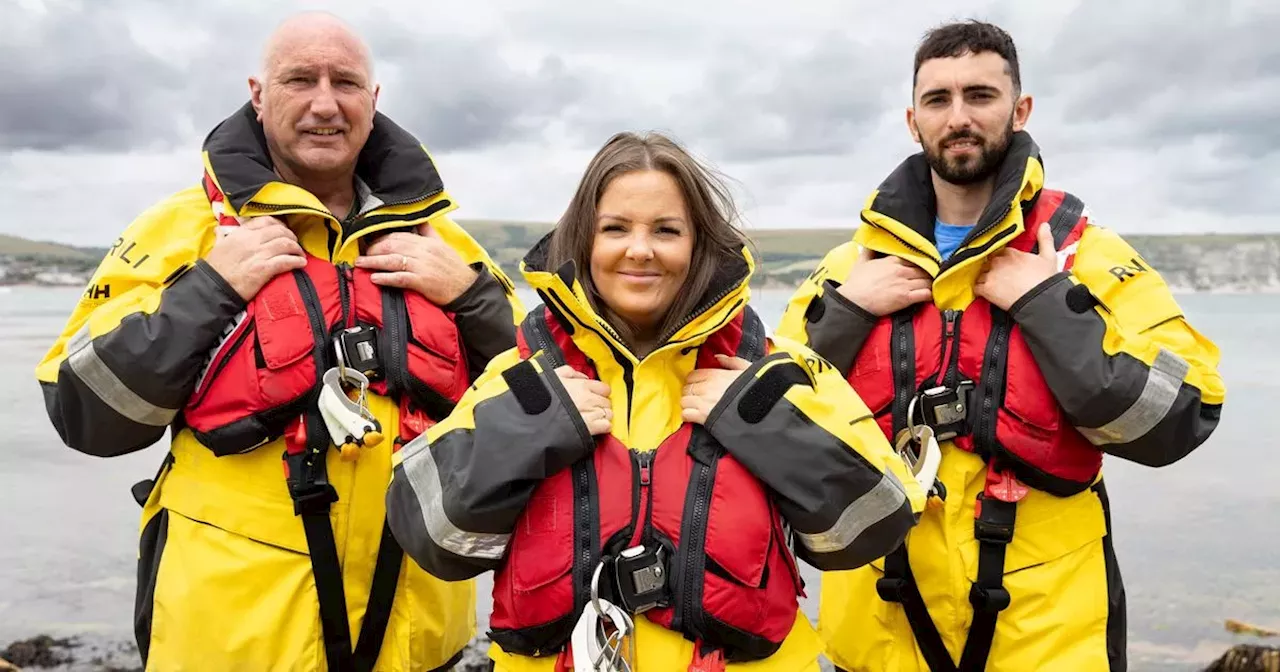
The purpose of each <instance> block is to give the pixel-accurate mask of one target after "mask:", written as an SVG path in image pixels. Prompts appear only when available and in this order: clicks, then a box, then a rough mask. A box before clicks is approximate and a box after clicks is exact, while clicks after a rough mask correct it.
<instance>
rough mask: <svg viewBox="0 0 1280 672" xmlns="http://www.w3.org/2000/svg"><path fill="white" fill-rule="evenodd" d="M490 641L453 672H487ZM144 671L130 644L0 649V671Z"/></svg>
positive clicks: (72, 642)
mask: <svg viewBox="0 0 1280 672" xmlns="http://www.w3.org/2000/svg"><path fill="white" fill-rule="evenodd" d="M488 650H489V640H488V639H487V638H484V637H478V638H476V639H475V640H472V642H471V644H470V645H469V646H468V647H467V650H466V651H465V652H464V653H463V656H462V661H461V662H459V663H458V664H457V665H456V666H454V668H453V672H488V670H489V656H488V653H487V651H488ZM31 670H41V671H42V672H143V671H142V660H141V659H140V658H139V657H138V647H137V646H135V645H134V644H133V643H131V642H114V643H104V642H90V641H85V640H84V639H82V638H79V637H67V638H61V639H59V638H54V637H51V636H49V635H38V636H35V637H32V638H30V639H24V640H21V641H17V642H13V643H12V644H9V645H8V646H7V647H5V648H2V649H0V672H29V671H31Z"/></svg>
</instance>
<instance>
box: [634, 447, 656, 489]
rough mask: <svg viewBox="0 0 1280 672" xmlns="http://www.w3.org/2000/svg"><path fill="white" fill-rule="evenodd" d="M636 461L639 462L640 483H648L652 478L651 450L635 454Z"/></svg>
mask: <svg viewBox="0 0 1280 672" xmlns="http://www.w3.org/2000/svg"><path fill="white" fill-rule="evenodd" d="M636 462H639V463H640V485H649V483H650V482H651V479H652V477H653V476H652V473H651V470H652V468H653V451H645V452H643V453H637V454H636Z"/></svg>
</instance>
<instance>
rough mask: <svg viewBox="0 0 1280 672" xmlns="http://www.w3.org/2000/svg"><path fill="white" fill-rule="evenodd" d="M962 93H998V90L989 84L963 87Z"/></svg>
mask: <svg viewBox="0 0 1280 672" xmlns="http://www.w3.org/2000/svg"><path fill="white" fill-rule="evenodd" d="M964 92H965V93H1000V89H999V88H998V87H995V86H992V85H990V84H970V85H969V86H966V87H964Z"/></svg>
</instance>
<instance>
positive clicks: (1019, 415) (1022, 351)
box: [1002, 325, 1063, 434]
mask: <svg viewBox="0 0 1280 672" xmlns="http://www.w3.org/2000/svg"><path fill="white" fill-rule="evenodd" d="M1007 347H1008V349H1009V354H1008V364H1007V365H1006V366H1007V368H1006V370H1007V371H1010V372H1014V375H1007V376H1006V379H1005V387H1004V403H1003V404H1002V405H1003V407H1004V408H1003V410H1005V411H1006V412H1008V413H1010V414H1012V415H1013V416H1014V419H1015V420H1017V421H1018V422H1021V423H1022V424H1024V425H1027V426H1028V427H1029V428H1031V429H1032V430H1033V431H1034V430H1039V431H1040V432H1043V433H1046V434H1051V433H1056V432H1057V431H1058V429H1059V426H1060V425H1061V424H1062V420H1063V419H1062V411H1061V410H1060V407H1059V406H1058V405H1057V404H1056V403H1045V400H1046V399H1048V400H1052V399H1054V396H1053V391H1052V390H1050V389H1049V383H1048V382H1046V381H1045V379H1044V375H1043V374H1041V373H1040V367H1039V366H1037V365H1036V361H1035V357H1034V356H1033V355H1032V354H1031V348H1030V347H1028V346H1027V342H1026V340H1025V339H1024V338H1022V329H1021V327H1019V326H1016V325H1015V326H1014V327H1013V329H1012V330H1011V331H1010V334H1009V341H1008V346H1007Z"/></svg>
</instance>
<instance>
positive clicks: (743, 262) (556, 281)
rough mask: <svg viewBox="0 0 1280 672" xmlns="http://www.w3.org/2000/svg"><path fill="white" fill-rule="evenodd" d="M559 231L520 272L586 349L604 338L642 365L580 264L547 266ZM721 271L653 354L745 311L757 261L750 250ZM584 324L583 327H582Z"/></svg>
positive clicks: (701, 336) (692, 340) (690, 341)
mask: <svg viewBox="0 0 1280 672" xmlns="http://www.w3.org/2000/svg"><path fill="white" fill-rule="evenodd" d="M553 233H554V231H552V232H549V233H547V234H546V235H545V236H543V237H542V239H541V240H539V241H538V243H537V244H536V245H534V246H533V248H532V249H530V250H529V252H528V253H527V254H526V255H525V257H524V259H523V260H521V262H520V272H521V273H522V274H523V275H524V277H525V280H526V281H527V282H528V283H529V286H530V287H532V288H533V289H534V290H536V291H537V292H538V296H539V297H541V298H542V301H543V303H544V304H546V305H547V307H549V308H551V311H552V312H553V313H555V314H556V316H557V318H558V319H560V320H561V321H562V322H567V323H568V324H567V325H566V326H565V330H566V331H567V332H568V333H569V334H570V335H571V338H573V340H574V342H575V344H577V345H578V347H579V349H581V350H583V351H584V352H590V351H592V350H597V351H598V349H597V348H593V347H591V346H592V345H596V344H598V343H600V342H603V344H604V345H607V346H608V347H609V349H610V350H612V351H613V353H614V356H615V357H617V356H619V355H621V356H624V357H626V358H627V359H629V360H630V361H631V362H632V363H636V362H637V360H636V357H635V355H634V353H632V352H631V351H630V350H629V349H628V348H627V346H626V344H625V343H623V342H622V339H621V337H619V336H618V334H617V332H616V331H614V329H613V328H612V327H611V326H610V325H609V323H608V322H607V321H606V320H605V319H604V318H603V317H602V316H601V315H600V314H599V313H597V312H596V311H595V310H594V309H593V308H592V307H591V303H590V302H589V301H588V300H587V296H586V290H585V289H584V288H583V286H582V283H581V282H578V279H577V265H576V264H575V263H574V262H573V261H568V262H565V263H564V264H562V265H561V266H560V267H559V268H556V269H551V268H548V267H547V254H548V252H549V251H550V248H551V237H552V235H553ZM717 268H718V272H717V273H716V275H715V277H714V279H713V280H712V282H711V286H710V287H709V288H708V289H707V292H706V294H704V295H703V297H702V300H700V301H699V302H698V303H697V305H696V306H695V307H694V309H693V311H691V312H690V314H689V315H687V316H686V318H685V320H684V321H683V322H681V326H679V327H678V328H677V329H676V330H675V331H674V333H671V334H666V335H665V337H663V338H661V339H660V341H659V344H658V346H657V347H656V348H654V350H653V353H657V352H659V351H661V350H664V349H667V348H672V347H688V346H691V345H697V344H698V343H700V342H702V341H703V340H705V339H706V337H708V336H710V335H711V334H712V333H715V331H716V330H717V329H719V328H720V327H722V326H724V325H725V324H728V323H729V322H730V321H732V320H733V318H734V317H735V316H736V315H737V314H738V313H739V312H741V311H742V310H743V308H744V307H745V306H746V304H747V301H748V299H749V298H750V292H751V290H750V286H749V283H750V279H751V275H752V274H753V273H754V271H755V260H754V258H753V257H752V256H751V252H750V251H749V250H748V249H747V248H746V247H743V249H742V250H741V251H740V254H739V255H738V256H735V257H732V258H730V259H728V260H726V261H725V262H724V263H721V264H718V266H717ZM580 327H581V328H580Z"/></svg>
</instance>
